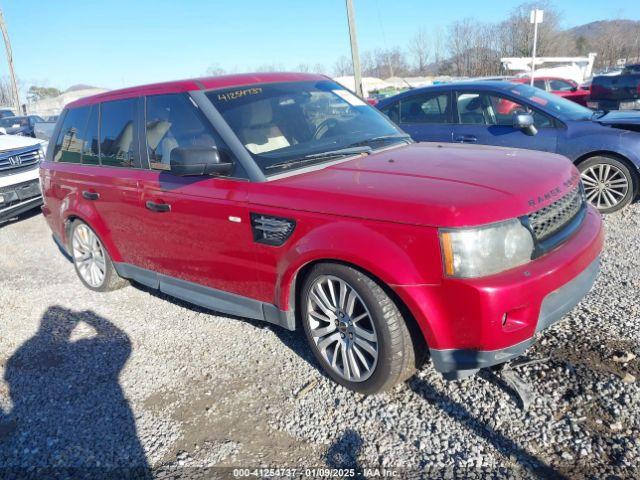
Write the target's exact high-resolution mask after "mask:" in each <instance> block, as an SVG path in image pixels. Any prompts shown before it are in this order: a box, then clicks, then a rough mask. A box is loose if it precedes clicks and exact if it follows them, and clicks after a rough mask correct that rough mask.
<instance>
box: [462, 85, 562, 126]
mask: <svg viewBox="0 0 640 480" xmlns="http://www.w3.org/2000/svg"><path fill="white" fill-rule="evenodd" d="M457 106H458V118H459V121H460V123H461V124H464V125H501V126H512V125H513V115H514V114H516V113H531V114H532V115H533V120H534V124H535V126H536V127H538V128H542V127H551V126H553V122H552V120H551V119H550V118H549V117H547V116H546V115H544V114H542V113H540V112H538V111H535V110H532V109H530V108H528V107H527V106H525V105H523V104H521V103H519V102H516V101H514V100H511V99H510V98H507V97H503V96H501V95H490V94H488V93H481V92H473V93H472V92H469V93H459V94H458V96H457Z"/></svg>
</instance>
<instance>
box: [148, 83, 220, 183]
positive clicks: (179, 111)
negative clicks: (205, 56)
mask: <svg viewBox="0 0 640 480" xmlns="http://www.w3.org/2000/svg"><path fill="white" fill-rule="evenodd" d="M146 133H147V152H148V154H149V166H150V167H151V168H152V169H155V170H169V169H170V160H171V152H172V151H173V150H174V149H175V148H178V147H180V148H189V147H215V148H217V149H218V151H219V153H220V155H221V156H222V157H227V158H229V159H230V158H231V152H230V151H229V150H228V149H227V148H226V146H225V145H224V143H223V141H222V139H221V138H220V137H219V136H218V134H217V133H216V131H215V130H214V129H213V127H212V126H211V125H210V124H209V122H208V121H207V120H206V119H205V118H203V116H202V114H201V113H200V111H199V110H198V109H197V108H196V107H195V106H194V105H193V104H192V103H191V101H190V100H189V99H188V98H187V96H186V95H184V94H170V95H153V96H149V97H147V99H146Z"/></svg>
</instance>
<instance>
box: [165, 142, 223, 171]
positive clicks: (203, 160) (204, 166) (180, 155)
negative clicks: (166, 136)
mask: <svg viewBox="0 0 640 480" xmlns="http://www.w3.org/2000/svg"><path fill="white" fill-rule="evenodd" d="M169 164H170V166H171V173H173V174H174V175H181V176H189V175H229V174H231V172H232V171H233V163H231V162H224V161H222V160H221V159H220V152H218V149H217V148H215V147H186V148H182V147H177V148H174V149H173V150H171V158H170V161H169Z"/></svg>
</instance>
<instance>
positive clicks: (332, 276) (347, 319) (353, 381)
mask: <svg viewBox="0 0 640 480" xmlns="http://www.w3.org/2000/svg"><path fill="white" fill-rule="evenodd" d="M343 284H344V285H346V287H345V293H344V294H341V291H342V285H343ZM331 290H333V293H332V292H331ZM321 292H322V293H321ZM352 292H353V294H352ZM322 294H324V295H322ZM299 305H300V307H301V308H300V313H301V317H300V320H301V322H302V325H303V328H304V332H305V335H306V337H307V341H308V342H309V346H310V347H311V350H312V351H313V354H314V355H315V357H316V359H317V360H318V362H319V363H320V364H321V365H322V367H323V369H324V371H325V372H326V373H327V375H328V376H329V377H331V379H333V380H334V381H335V382H337V383H339V384H340V385H343V386H345V387H347V388H349V389H350V390H353V391H356V392H359V393H363V394H373V393H378V392H382V391H385V390H388V389H390V388H391V387H393V386H394V385H396V384H398V383H400V382H403V381H405V380H407V379H408V378H409V377H410V376H411V375H413V373H414V372H415V366H416V363H415V362H416V357H415V351H414V345H413V342H412V339H411V335H410V332H409V329H408V328H407V324H406V322H405V319H404V318H403V316H402V314H401V313H400V310H399V309H398V307H397V305H396V304H395V303H394V302H393V300H392V299H391V298H390V297H389V296H388V295H387V294H386V293H385V291H384V290H383V289H382V288H381V287H380V285H378V283H376V282H375V281H374V280H373V279H372V278H370V277H369V276H367V275H365V274H364V273H362V272H360V271H358V270H355V269H354V268H351V267H347V266H346V265H340V264H336V263H322V264H318V265H316V266H314V267H313V268H312V269H311V270H310V271H309V273H308V275H307V276H306V278H305V280H304V283H303V286H302V289H301V293H300V299H299ZM341 314H342V315H343V316H341ZM374 339H375V340H374ZM367 344H368V345H369V346H368V347H367ZM371 350H375V351H376V352H377V354H376V355H375V357H374V355H373V354H372V353H371ZM343 355H346V358H347V359H348V361H347V366H346V367H345V362H344V361H343V359H344V358H345V357H344V356H343ZM332 364H333V366H332Z"/></svg>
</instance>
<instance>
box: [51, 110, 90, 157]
mask: <svg viewBox="0 0 640 480" xmlns="http://www.w3.org/2000/svg"><path fill="white" fill-rule="evenodd" d="M89 108H90V107H79V108H72V109H70V110H69V111H68V112H67V114H66V115H65V117H64V121H63V123H62V127H61V128H60V133H59V134H58V138H57V139H56V144H55V146H54V149H53V161H54V162H64V163H80V155H81V152H82V144H83V134H84V130H85V126H86V124H87V118H88V117H89Z"/></svg>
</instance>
